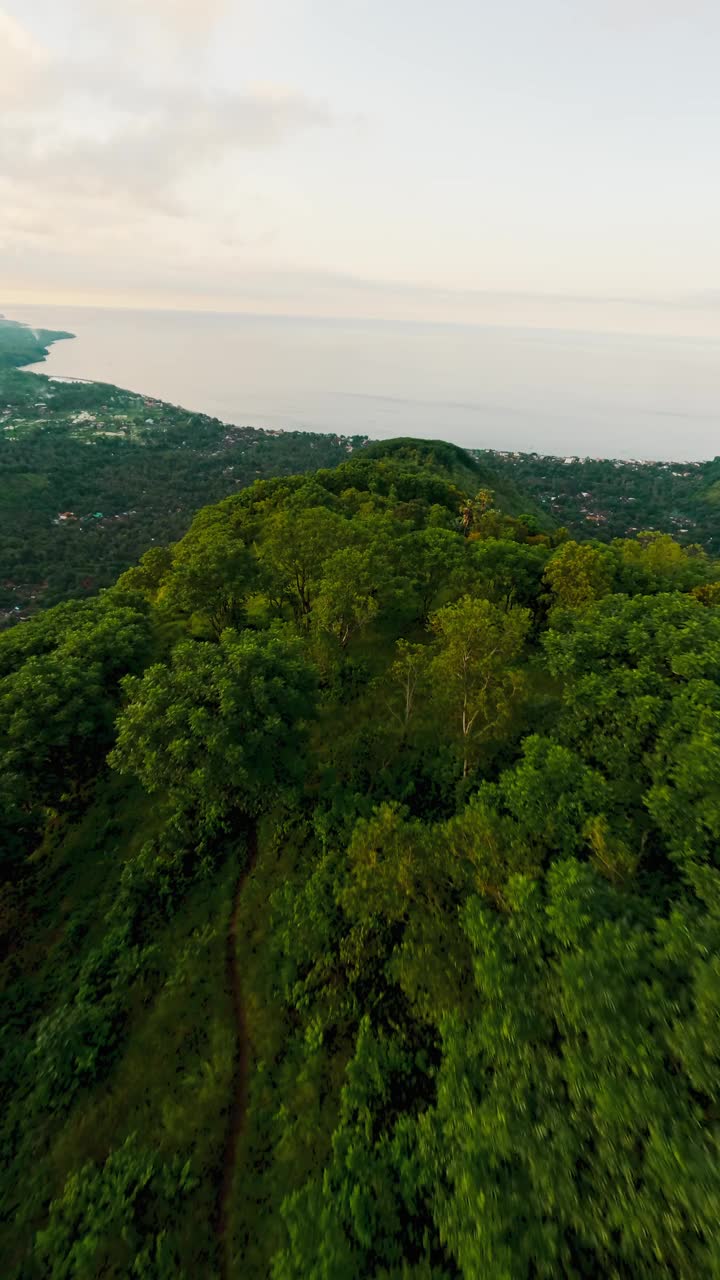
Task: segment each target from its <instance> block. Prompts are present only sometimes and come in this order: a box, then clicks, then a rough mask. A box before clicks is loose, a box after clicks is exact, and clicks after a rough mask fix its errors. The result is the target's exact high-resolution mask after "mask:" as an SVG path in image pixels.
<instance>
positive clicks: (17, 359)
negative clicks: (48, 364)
mask: <svg viewBox="0 0 720 1280" xmlns="http://www.w3.org/2000/svg"><path fill="white" fill-rule="evenodd" d="M72 337H74V334H72V333H65V332H64V331H63V330H60V329H31V328H30V326H29V325H26V324H18V322H17V321H16V320H8V319H6V317H5V316H2V315H0V370H3V369H16V368H19V367H20V366H21V365H24V364H37V363H38V362H39V361H40V360H44V359H45V357H46V356H47V354H48V349H49V348H50V346H51V345H52V343H53V342H60V341H61V340H62V339H63V338H72Z"/></svg>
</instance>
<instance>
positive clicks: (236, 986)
mask: <svg viewBox="0 0 720 1280" xmlns="http://www.w3.org/2000/svg"><path fill="white" fill-rule="evenodd" d="M247 844H248V848H247V860H246V862H245V866H244V867H243V870H242V872H241V874H240V876H239V878H238V881H237V884H236V885H235V896H234V899H233V906H232V913H231V916H230V923H229V926H228V935H227V952H226V957H225V964H226V973H227V983H228V987H229V989H230V994H231V997H232V1005H233V1019H234V1023H235V1035H236V1043H235V1064H234V1068H233V1078H232V1099H231V1102H230V1109H229V1112H228V1125H227V1134H226V1137H225V1150H224V1151H223V1161H222V1181H221V1183H220V1194H219V1198H218V1213H217V1241H218V1254H219V1260H220V1276H221V1280H230V1265H229V1264H230V1259H229V1256H228V1240H227V1225H228V1209H229V1206H230V1195H231V1193H232V1184H233V1176H234V1174H235V1163H236V1160H237V1147H238V1142H239V1140H240V1135H241V1134H242V1131H243V1127H244V1124H245V1110H246V1106H247V1084H248V1043H247V1025H246V1021H245V1007H244V1005H243V999H242V984H241V982H240V975H239V973H238V968H237V960H236V945H235V944H236V939H237V927H238V917H239V914H240V903H241V901H242V891H243V888H244V885H245V881H246V880H247V878H248V876H249V874H250V872H251V871H252V869H253V866H254V863H255V858H256V856H257V832H256V830H255V826H254V824H253V825H252V826H251V827H250V828H249V829H248V833H247Z"/></svg>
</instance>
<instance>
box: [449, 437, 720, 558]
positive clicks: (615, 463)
mask: <svg viewBox="0 0 720 1280" xmlns="http://www.w3.org/2000/svg"><path fill="white" fill-rule="evenodd" d="M474 456H475V457H476V458H478V459H479V461H480V462H482V463H483V464H485V465H486V466H489V467H491V468H492V470H493V471H494V472H495V474H496V475H498V476H499V477H501V478H502V480H503V481H504V482H505V483H507V482H511V483H515V484H517V485H518V486H519V487H520V489H521V490H522V491H523V492H524V493H525V494H526V496H527V498H532V499H533V501H535V502H536V503H537V504H538V505H539V506H540V508H541V509H542V510H543V511H544V512H545V513H546V515H547V516H549V517H550V518H551V519H553V520H554V521H556V522H557V523H558V524H561V525H565V526H566V527H567V528H568V529H569V530H570V532H571V533H572V534H573V536H574V537H581V538H588V537H590V538H597V539H599V540H601V541H604V542H607V541H610V540H611V539H612V538H626V537H633V536H634V535H635V534H637V533H639V532H641V531H642V530H644V529H655V530H657V531H659V532H661V533H671V534H672V535H673V537H674V538H677V540H678V542H681V543H683V545H686V546H687V545H690V544H691V543H697V544H699V545H700V546H702V547H704V549H705V550H706V551H709V552H710V553H711V554H713V555H718V554H719V553H720V457H718V458H713V459H711V460H708V461H707V462H652V461H647V460H643V461H640V460H627V459H621V458H579V457H572V458H557V457H552V456H548V455H545V454H539V453H500V452H497V451H495V450H492V449H481V450H476V451H474Z"/></svg>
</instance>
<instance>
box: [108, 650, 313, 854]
mask: <svg viewBox="0 0 720 1280" xmlns="http://www.w3.org/2000/svg"><path fill="white" fill-rule="evenodd" d="M314 687H315V675H314V672H313V670H312V668H311V667H310V666H309V665H308V663H307V660H306V658H305V657H304V655H303V652H302V648H301V645H300V641H299V640H297V639H295V638H293V637H292V636H289V635H287V634H286V633H285V632H284V631H283V630H281V629H276V630H272V631H269V632H265V633H261V634H255V633H250V632H243V633H241V634H238V633H237V632H234V631H232V630H230V629H227V630H225V631H223V633H222V635H221V637H220V641H219V644H217V645H216V644H209V643H206V642H196V641H190V640H189V641H183V642H181V643H180V644H179V645H177V646H176V648H175V649H174V651H173V654H172V661H171V664H170V666H162V665H155V666H152V667H150V668H149V669H148V670H147V671H146V672H145V674H144V676H143V677H142V679H129V680H128V681H126V684H125V692H126V694H127V696H128V699H129V702H128V705H127V706H126V707H125V709H124V710H123V712H122V713H121V715H120V717H119V719H118V736H117V744H116V746H115V749H114V750H113V752H112V754H111V756H110V763H111V764H113V765H114V767H115V768H116V769H118V770H119V771H120V772H122V773H132V774H135V776H136V777H138V778H139V779H140V781H141V783H142V784H143V786H144V787H145V789H146V790H147V791H149V792H156V791H166V792H168V793H169V794H170V796H171V797H172V799H173V800H174V801H175V803H176V805H177V806H178V807H179V808H181V809H183V808H187V807H188V805H191V806H192V807H193V808H194V809H195V811H196V813H197V814H198V815H199V818H200V821H201V823H202V826H203V827H204V828H205V829H207V830H208V831H212V830H214V829H217V828H218V827H223V826H224V825H226V824H227V822H228V821H230V819H231V817H232V814H233V813H238V814H241V813H257V812H259V811H260V810H261V809H263V808H264V807H266V806H267V805H268V804H269V803H271V802H272V801H273V799H275V798H276V797H277V794H278V791H280V790H282V789H283V788H284V787H286V786H288V785H291V784H292V783H294V782H295V781H297V780H298V779H299V778H300V777H301V776H302V773H303V741H304V739H303V726H304V723H305V721H306V720H307V718H308V717H309V716H311V715H312V711H313V691H314Z"/></svg>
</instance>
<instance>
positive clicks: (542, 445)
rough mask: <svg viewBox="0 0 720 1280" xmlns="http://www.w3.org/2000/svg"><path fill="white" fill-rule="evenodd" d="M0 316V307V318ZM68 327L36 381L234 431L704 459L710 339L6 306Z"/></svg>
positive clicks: (716, 387)
mask: <svg viewBox="0 0 720 1280" xmlns="http://www.w3.org/2000/svg"><path fill="white" fill-rule="evenodd" d="M0 309H2V308H1V307H0ZM4 310H5V314H6V315H7V316H8V317H9V318H11V319H16V320H23V321H25V322H27V323H30V324H33V325H37V326H39V327H46V328H56V329H69V330H70V331H71V332H73V333H75V334H76V335H77V337H76V340H75V341H73V342H60V343H58V344H57V345H56V346H54V347H53V348H52V350H51V355H50V358H49V360H48V361H47V362H46V363H45V364H44V365H39V366H36V367H37V368H38V369H39V370H42V371H43V372H46V373H50V374H52V373H57V374H67V375H74V376H77V377H84V378H96V379H99V380H101V381H106V382H113V383H116V384H117V385H119V386H122V387H127V388H129V389H131V390H133V391H141V392H144V393H145V394H147V395H152V396H158V397H159V398H161V399H163V400H168V401H170V402H171V403H174V404H182V405H184V406H186V407H187V408H190V409H195V410H200V411H203V412H205V413H210V414H214V415H216V416H217V417H219V418H223V419H224V420H226V421H228V422H235V423H239V424H242V425H252V426H266V427H286V428H299V429H302V428H304V429H308V430H317V431H338V432H340V433H343V434H349V435H352V434H356V433H366V434H368V435H370V436H373V437H376V438H387V437H389V436H395V435H416V436H425V437H441V438H444V439H446V440H452V441H454V442H455V443H457V444H461V445H465V446H468V447H476V448H492V449H522V450H537V451H538V452H539V453H560V454H573V453H580V454H590V455H592V456H603V457H640V458H673V459H685V458H688V459H690V458H694V459H697V458H708V457H714V456H715V454H720V342H718V341H717V340H715V341H713V340H711V339H697V340H692V339H672V338H642V337H634V336H629V335H628V336H624V335H619V336H616V335H604V334H588V333H564V332H560V331H556V330H549V329H548V330H543V329H536V330H530V329H509V328H491V327H482V326H469V325H468V326H465V325H431V324H428V325H417V324H397V323H383V322H380V321H352V320H349V321H348V320H333V321H325V320H312V319H283V318H273V317H259V316H245V315H221V314H207V313H190V312H167V311H163V312H159V311H155V312H153V311H112V310H100V309H96V308H86V307H82V308H70V307H54V306H45V307H40V306H38V307H32V308H28V307H7V308H5V309H4Z"/></svg>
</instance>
